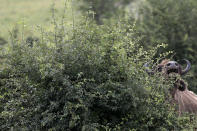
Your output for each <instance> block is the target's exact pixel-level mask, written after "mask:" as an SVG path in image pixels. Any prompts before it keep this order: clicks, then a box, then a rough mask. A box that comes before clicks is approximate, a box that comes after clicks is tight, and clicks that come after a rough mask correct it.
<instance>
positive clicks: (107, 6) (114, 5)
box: [80, 0, 133, 24]
mask: <svg viewBox="0 0 197 131" xmlns="http://www.w3.org/2000/svg"><path fill="white" fill-rule="evenodd" d="M131 1H133V0H83V4H82V5H81V6H80V9H81V10H82V11H83V12H88V11H93V12H94V13H95V15H94V16H95V17H94V18H95V20H96V22H97V24H102V23H103V22H102V19H108V18H111V17H112V16H120V15H123V14H124V13H125V10H124V9H125V6H127V5H128V4H129V3H130V2H131Z"/></svg>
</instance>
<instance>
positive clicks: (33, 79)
mask: <svg viewBox="0 0 197 131" xmlns="http://www.w3.org/2000/svg"><path fill="white" fill-rule="evenodd" d="M128 25H129V24H128V23H127V22H125V21H122V22H118V23H113V24H111V26H106V25H100V26H99V25H96V24H94V22H92V21H91V20H84V21H83V22H81V23H80V24H79V25H75V26H73V27H72V28H68V27H66V26H63V25H62V24H55V30H54V31H52V32H46V31H42V32H41V35H40V38H39V41H33V44H32V45H31V46H29V45H28V44H27V42H26V41H23V40H14V39H13V40H12V41H11V43H9V45H8V47H7V48H6V49H5V50H4V51H3V52H1V53H2V54H4V57H5V58H6V63H5V64H6V67H5V68H4V69H3V70H1V71H0V129H1V130H9V129H10V130H73V131H76V130H84V131H86V130H156V129H158V130H173V129H177V130H180V129H187V128H192V127H193V126H192V123H191V122H190V120H189V116H188V115H186V116H185V117H177V116H178V115H177V113H176V111H175V110H174V107H173V106H170V104H169V102H168V97H169V96H168V89H169V86H170V85H168V84H163V83H164V82H163V80H162V79H161V78H159V77H149V76H148V75H147V74H146V73H145V72H144V68H143V64H144V63H145V62H147V61H150V60H151V59H152V58H153V57H154V55H155V53H156V51H157V49H158V48H159V47H160V46H158V47H155V48H152V49H151V50H149V51H146V50H144V49H143V48H142V47H140V46H139V44H138V41H137V39H138V38H134V37H133V36H134V35H135V34H134V31H133V26H128ZM161 46H163V45H161Z"/></svg>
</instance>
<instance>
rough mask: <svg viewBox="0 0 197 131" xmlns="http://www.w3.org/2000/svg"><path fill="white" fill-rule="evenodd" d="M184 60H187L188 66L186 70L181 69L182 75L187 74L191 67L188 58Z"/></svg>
mask: <svg viewBox="0 0 197 131" xmlns="http://www.w3.org/2000/svg"><path fill="white" fill-rule="evenodd" d="M184 60H185V61H186V62H187V66H186V68H185V69H184V70H182V71H181V75H185V74H186V73H187V72H188V71H189V70H190V68H191V63H190V62H189V61H188V60H186V59H184Z"/></svg>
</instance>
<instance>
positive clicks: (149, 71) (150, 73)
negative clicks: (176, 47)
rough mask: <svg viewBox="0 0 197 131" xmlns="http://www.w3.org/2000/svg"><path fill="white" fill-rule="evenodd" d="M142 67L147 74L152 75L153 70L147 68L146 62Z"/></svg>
mask: <svg viewBox="0 0 197 131" xmlns="http://www.w3.org/2000/svg"><path fill="white" fill-rule="evenodd" d="M144 67H145V68H146V69H145V71H146V72H147V73H148V74H149V75H153V74H154V72H153V71H152V70H151V69H148V63H145V64H144Z"/></svg>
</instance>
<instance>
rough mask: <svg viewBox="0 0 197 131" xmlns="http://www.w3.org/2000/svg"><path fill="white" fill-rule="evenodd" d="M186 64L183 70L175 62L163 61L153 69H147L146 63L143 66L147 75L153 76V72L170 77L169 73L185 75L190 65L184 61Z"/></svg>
mask: <svg viewBox="0 0 197 131" xmlns="http://www.w3.org/2000/svg"><path fill="white" fill-rule="evenodd" d="M184 60H185V59H184ZM185 61H186V63H187V66H186V68H185V69H182V66H181V65H180V64H179V63H178V62H176V61H170V60H167V59H165V60H163V61H162V62H161V63H160V64H159V65H157V66H156V68H154V69H148V63H146V64H145V65H144V66H145V67H146V72H147V73H148V74H154V73H155V72H161V73H163V74H165V75H168V76H169V75H170V74H171V73H175V74H179V75H184V74H186V73H187V72H188V71H189V70H190V68H191V63H190V62H189V61H188V60H185Z"/></svg>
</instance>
